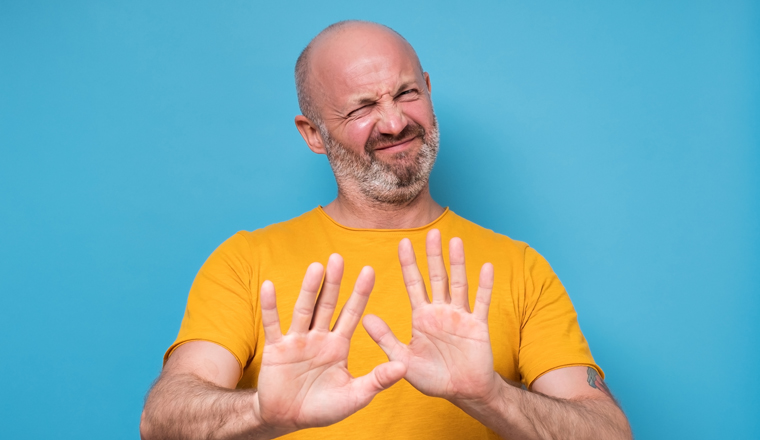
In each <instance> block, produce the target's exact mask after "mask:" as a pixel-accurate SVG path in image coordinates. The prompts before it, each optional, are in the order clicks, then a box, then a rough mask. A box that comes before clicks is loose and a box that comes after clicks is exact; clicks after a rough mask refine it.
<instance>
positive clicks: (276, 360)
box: [259, 332, 357, 428]
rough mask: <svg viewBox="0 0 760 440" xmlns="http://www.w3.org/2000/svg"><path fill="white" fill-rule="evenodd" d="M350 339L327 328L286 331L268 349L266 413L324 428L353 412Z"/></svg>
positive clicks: (262, 388)
mask: <svg viewBox="0 0 760 440" xmlns="http://www.w3.org/2000/svg"><path fill="white" fill-rule="evenodd" d="M348 348H349V341H348V340H346V339H344V338H342V337H340V336H337V335H335V334H332V333H329V332H311V333H309V334H307V335H306V336H303V335H299V334H294V335H286V336H284V337H283V340H282V341H281V342H279V343H277V344H270V345H267V346H265V347H264V356H263V360H262V365H261V373H260V374H259V394H260V398H259V400H260V402H261V406H262V408H263V409H264V410H265V412H264V417H265V418H267V419H268V420H270V421H272V422H275V421H276V422H277V424H286V423H293V424H294V425H295V427H297V428H303V427H308V426H326V425H329V424H331V423H335V422H337V421H339V420H341V419H343V418H345V417H347V416H348V415H350V414H352V413H353V412H354V411H355V410H356V409H357V408H356V406H357V404H356V403H357V402H356V401H353V402H349V401H347V400H346V398H347V397H350V396H351V383H352V380H353V379H354V378H353V377H352V376H351V374H350V373H349V372H348V369H347V363H346V357H347V356H348Z"/></svg>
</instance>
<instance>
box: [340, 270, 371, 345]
mask: <svg viewBox="0 0 760 440" xmlns="http://www.w3.org/2000/svg"><path fill="white" fill-rule="evenodd" d="M374 285H375V271H374V270H373V269H372V268H371V267H369V266H364V268H362V271H361V272H359V277H358V278H356V284H355V285H354V291H353V292H352V293H351V296H350V297H349V298H348V301H346V304H345V305H344V306H343V309H342V310H341V311H340V315H338V320H337V321H336V322H335V327H333V331H334V332H336V333H338V334H339V335H341V336H343V337H345V338H346V339H351V336H352V335H353V334H354V330H356V326H357V325H358V324H359V320H360V319H361V317H362V314H363V313H364V308H365V307H366V306H367V301H369V294H370V293H371V292H372V287H374Z"/></svg>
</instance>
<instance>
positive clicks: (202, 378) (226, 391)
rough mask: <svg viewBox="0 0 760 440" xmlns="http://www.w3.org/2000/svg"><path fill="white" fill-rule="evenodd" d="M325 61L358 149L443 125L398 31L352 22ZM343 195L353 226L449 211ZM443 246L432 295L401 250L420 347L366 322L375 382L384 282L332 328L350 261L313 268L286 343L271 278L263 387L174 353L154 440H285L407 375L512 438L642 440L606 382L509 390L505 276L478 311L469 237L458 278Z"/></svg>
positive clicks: (587, 377)
mask: <svg viewBox="0 0 760 440" xmlns="http://www.w3.org/2000/svg"><path fill="white" fill-rule="evenodd" d="M313 59H314V61H313V63H314V64H313V69H312V76H311V78H310V80H312V81H314V85H315V87H314V89H315V90H322V93H321V94H319V95H318V96H317V97H316V98H317V100H318V106H319V108H320V109H321V112H320V114H321V117H322V119H323V121H322V122H323V124H324V125H325V127H326V128H327V130H328V131H329V132H330V133H331V135H332V136H333V138H335V139H336V140H338V141H339V142H341V143H342V144H343V145H345V146H346V147H347V148H351V149H352V151H355V152H357V153H358V154H363V151H364V145H365V144H366V143H367V140H368V139H370V137H372V136H377V135H378V134H380V135H390V136H393V135H397V134H398V133H401V131H402V130H403V129H404V127H406V125H407V124H409V123H410V121H413V122H414V123H416V124H419V125H420V126H422V127H424V128H425V129H426V130H429V129H431V128H432V127H433V125H434V124H435V122H434V120H435V119H434V116H433V108H432V102H431V100H430V90H431V87H430V77H429V75H428V74H427V73H424V72H422V71H421V69H420V67H419V62H418V61H417V57H416V54H414V51H413V50H412V48H411V47H410V46H409V45H408V44H407V43H406V42H405V41H404V40H403V39H401V38H400V37H398V36H397V35H395V34H393V33H392V32H390V31H388V30H387V29H385V28H382V27H380V26H377V25H372V24H354V25H350V26H347V27H345V28H343V29H340V30H339V31H336V32H334V33H332V34H329V35H326V36H323V37H321V38H319V39H318V40H317V41H315V45H314V52H313ZM295 122H296V127H297V128H298V130H299V132H300V133H301V134H302V136H303V138H304V140H305V141H306V143H307V145H308V146H309V148H310V149H311V150H312V151H313V152H315V153H318V154H325V153H326V151H325V148H324V140H323V139H322V137H321V134H320V131H319V126H318V124H317V123H315V121H311V120H309V119H308V118H306V117H305V116H298V117H296V120H295ZM421 144H422V142H421V140H420V139H419V138H412V139H404V140H402V142H397V143H394V144H393V145H381V147H383V148H384V149H383V150H376V154H377V156H378V158H379V159H380V160H384V161H394V160H405V159H403V158H402V159H398V158H397V156H395V155H394V153H396V152H399V151H409V152H411V153H413V152H415V151H416V149H419V148H420V145H421ZM386 150H387V151H386ZM401 165H403V164H401ZM338 187H339V194H338V197H337V198H336V199H335V200H334V201H333V202H331V203H330V204H329V205H327V206H325V211H326V212H327V213H328V214H329V215H330V216H331V217H333V218H334V219H335V220H336V221H338V222H340V223H342V224H344V225H347V226H351V227H358V228H413V227H419V226H423V225H425V224H427V223H430V222H431V221H432V220H434V219H435V218H437V217H438V216H439V215H440V214H441V213H442V212H443V208H442V207H441V206H440V205H438V204H437V203H436V202H435V201H434V200H433V199H432V198H431V196H430V193H429V191H428V188H427V186H425V188H424V189H423V190H422V191H421V192H420V193H419V194H418V195H417V197H415V198H414V199H412V200H410V201H409V202H406V203H403V204H399V205H388V204H385V205H383V204H380V203H377V202H376V201H373V200H368V199H367V198H366V197H364V196H363V195H362V193H361V192H360V191H359V190H358V189H357V186H356V184H355V182H352V181H351V180H350V179H345V180H343V181H338ZM441 240H442V238H441V235H440V232H439V231H437V230H435V229H434V230H431V231H430V232H429V234H428V236H427V242H426V258H427V261H428V266H429V274H428V275H429V280H430V286H431V290H432V292H431V295H428V292H426V291H425V286H424V283H423V282H422V277H423V275H422V274H421V273H420V271H419V269H418V267H417V264H416V256H415V254H414V251H413V249H412V246H411V243H410V242H409V240H407V239H404V240H402V241H401V243H400V244H399V249H398V252H399V261H400V263H401V267H402V276H403V279H404V282H405V284H406V288H407V292H408V294H409V299H410V305H411V307H412V338H411V340H410V342H409V344H406V345H405V344H402V343H401V342H399V340H398V339H397V338H396V337H395V335H393V333H392V332H391V331H390V329H389V327H388V326H387V324H386V323H385V322H383V321H382V319H381V318H379V317H377V316H373V315H367V316H365V317H364V319H363V325H364V327H365V329H366V330H367V332H368V333H369V334H370V336H371V337H372V338H373V339H374V340H375V341H376V342H377V343H378V345H379V346H380V347H381V348H382V349H383V350H384V351H385V353H386V354H387V355H388V358H389V362H387V363H384V364H381V365H378V366H377V367H376V368H375V369H374V370H373V371H372V372H370V373H369V374H367V375H366V376H362V377H358V378H354V377H352V376H351V375H350V374H349V373H348V370H347V368H346V365H347V355H348V350H349V346H350V339H351V336H352V335H353V332H354V330H355V329H356V326H357V325H358V323H359V321H360V317H361V316H362V315H363V312H364V308H365V305H366V304H367V300H368V298H369V295H370V293H371V290H372V286H373V284H374V272H373V271H372V269H371V268H368V267H367V268H364V269H363V270H362V272H361V273H360V275H359V277H358V279H357V280H356V283H355V287H354V292H353V294H352V295H351V297H350V299H349V301H348V302H347V303H346V305H345V306H344V308H343V310H342V311H341V314H340V315H339V318H338V321H337V323H336V325H335V327H334V328H333V329H330V328H329V323H330V319H331V317H332V315H333V313H334V311H335V304H336V301H337V295H338V291H339V287H340V283H341V282H342V274H343V260H342V258H341V257H340V256H339V255H337V254H333V255H332V256H330V259H329V260H328V262H327V266H326V268H323V267H322V265H321V264H319V263H314V264H312V265H311V266H310V267H309V268H308V270H307V271H306V274H305V276H304V280H303V284H302V289H301V292H300V294H299V297H298V300H297V303H296V306H295V308H294V310H293V312H292V313H293V321H292V325H291V327H290V329H289V330H288V331H287V333H285V334H282V333H281V329H280V324H279V313H278V311H277V308H276V295H275V287H274V286H273V285H272V283H271V282H269V281H265V282H264V283H263V285H262V286H261V306H262V322H263V324H264V330H265V346H264V355H263V361H262V366H261V371H260V376H259V384H260V388H259V389H257V390H236V389H234V388H235V386H236V384H237V381H238V379H239V378H240V375H241V373H242V371H241V367H240V364H239V363H238V362H237V360H236V359H235V357H234V356H233V355H232V354H231V353H230V352H229V351H227V350H226V349H224V348H223V347H220V346H218V345H216V344H213V343H210V342H205V341H191V342H188V343H185V344H183V345H181V346H180V347H178V348H177V349H176V350H175V351H174V353H173V354H172V355H171V357H170V358H169V360H168V362H167V364H166V365H165V367H164V370H163V372H162V374H161V376H160V378H159V379H158V381H157V382H156V384H155V386H154V388H153V389H152V391H151V393H150V394H149V396H148V398H147V399H146V404H145V409H144V411H143V415H142V420H141V424H140V431H141V435H142V437H143V438H145V439H152V438H160V439H171V438H185V439H191V438H204V439H205V438H219V439H238V438H239V439H243V438H245V439H250V438H274V437H277V436H280V435H284V434H286V433H290V432H294V431H297V430H299V429H304V428H308V427H315V426H326V425H329V424H332V423H335V422H337V421H339V420H342V419H343V418H345V417H347V416H349V415H351V414H353V413H354V412H356V411H358V410H360V409H361V408H363V407H364V406H366V405H367V404H369V402H370V401H371V400H372V398H373V397H374V396H375V395H376V394H377V393H379V392H380V391H382V390H384V389H386V388H388V387H390V386H392V385H393V384H394V383H395V382H397V381H398V380H400V379H401V378H405V379H406V380H407V381H409V383H411V384H412V385H413V386H414V387H415V388H417V389H418V390H419V391H421V392H422V393H424V394H427V395H429V396H433V397H440V398H444V399H447V400H449V401H450V402H452V403H453V404H455V405H457V406H458V407H460V408H461V409H462V410H463V411H465V412H466V413H467V414H469V415H471V416H472V417H474V418H476V419H477V420H479V421H480V422H481V423H483V424H484V425H486V426H488V427H489V428H491V429H492V430H494V431H495V432H496V433H498V434H499V435H500V436H502V437H503V438H511V439H548V438H577V439H599V438H604V439H630V438H631V432H630V428H629V426H628V422H627V420H626V418H625V416H624V414H623V413H622V411H621V410H620V409H619V407H618V406H617V405H616V403H615V401H614V399H613V398H612V396H611V395H610V394H609V391H608V390H607V388H606V386H604V383H603V381H601V378H599V377H597V376H596V375H595V373H593V374H592V372H590V371H589V369H588V368H587V367H583V366H577V367H567V368H561V369H557V370H554V371H550V372H548V373H545V374H544V375H542V376H541V377H539V378H538V379H536V380H535V381H534V382H533V384H532V385H531V390H530V391H528V390H523V389H520V388H518V387H515V386H513V385H511V384H508V383H507V382H505V381H504V380H503V379H502V378H501V377H500V376H499V375H498V374H497V373H496V372H495V371H494V370H493V354H492V351H491V345H490V338H489V333H488V320H487V317H488V309H489V304H490V297H491V290H492V288H493V279H494V275H493V274H494V268H493V267H492V266H491V265H490V264H488V263H487V264H485V265H484V266H483V267H482V268H481V272H480V279H479V286H478V288H477V293H476V301H475V307H474V310H470V309H469V305H468V295H469V287H468V286H467V278H466V276H465V253H464V247H463V244H462V241H461V240H460V239H458V238H452V239H451V241H450V243H449V252H450V255H449V261H450V267H449V268H448V270H447V268H446V266H445V263H444V259H443V255H442V245H441ZM449 274H450V275H451V279H450V280H449ZM323 276H324V280H325V282H324V283H323V284H322V289H321V291H320V290H319V286H320V283H321V280H322V278H323Z"/></svg>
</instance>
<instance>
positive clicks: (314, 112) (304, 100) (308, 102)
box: [295, 20, 422, 125]
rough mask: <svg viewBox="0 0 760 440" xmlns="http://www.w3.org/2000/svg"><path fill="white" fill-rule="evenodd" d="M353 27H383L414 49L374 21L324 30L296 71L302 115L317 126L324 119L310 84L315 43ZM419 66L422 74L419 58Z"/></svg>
mask: <svg viewBox="0 0 760 440" xmlns="http://www.w3.org/2000/svg"><path fill="white" fill-rule="evenodd" d="M351 25H369V26H381V27H383V28H385V29H388V30H389V31H391V32H393V33H394V34H396V35H398V36H399V37H400V38H401V39H402V40H404V42H405V43H406V44H408V45H409V47H410V48H412V45H411V44H409V42H408V41H406V38H404V36H403V35H401V34H399V33H398V32H396V31H395V30H393V29H392V28H390V27H388V26H386V25H384V24H380V23H375V22H372V21H364V20H344V21H339V22H337V23H333V24H331V25H330V26H327V27H326V28H324V29H323V30H322V32H320V33H318V34H317V36H315V37H314V38H312V39H311V41H310V42H309V44H308V45H306V47H305V48H304V50H302V51H301V54H300V55H299V56H298V60H297V61H296V69H295V77H296V93H297V94H298V106H299V107H300V108H301V113H302V114H303V115H304V116H306V117H307V118H309V120H311V121H312V122H314V123H315V124H318V125H321V124H322V118H321V117H320V115H319V110H318V109H317V107H316V105H315V102H314V95H313V91H312V90H310V84H309V61H310V57H311V52H312V48H313V46H314V43H315V42H316V41H318V40H319V39H321V38H324V37H325V36H327V35H330V34H332V33H334V32H337V31H339V30H341V29H343V28H345V27H347V26H351ZM412 51H414V48H412ZM415 53H416V52H415ZM417 64H418V65H419V67H420V72H421V71H422V65H421V64H420V61H419V57H417Z"/></svg>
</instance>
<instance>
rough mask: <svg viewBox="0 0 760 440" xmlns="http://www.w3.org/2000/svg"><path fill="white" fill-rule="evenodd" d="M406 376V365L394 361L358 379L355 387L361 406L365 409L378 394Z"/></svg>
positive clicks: (379, 366)
mask: <svg viewBox="0 0 760 440" xmlns="http://www.w3.org/2000/svg"><path fill="white" fill-rule="evenodd" d="M405 374H406V365H404V364H403V363H402V362H399V361H392V362H385V363H383V364H380V365H378V366H377V367H375V369H374V370H372V371H371V372H369V373H368V374H365V375H364V376H361V377H357V378H356V379H355V380H354V384H353V385H354V388H355V390H356V392H357V398H358V400H359V401H360V402H361V403H360V405H361V406H362V407H363V406H365V405H367V404H369V402H370V401H371V400H372V398H373V397H375V395H376V394H377V393H379V392H380V391H383V390H385V389H388V388H390V387H391V385H393V384H395V383H396V382H398V381H399V380H401V379H402V378H403V377H404V375H405Z"/></svg>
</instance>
